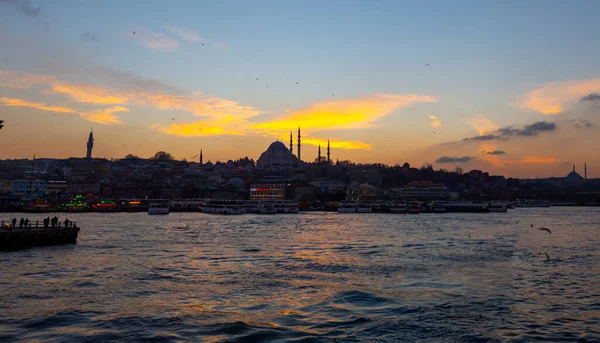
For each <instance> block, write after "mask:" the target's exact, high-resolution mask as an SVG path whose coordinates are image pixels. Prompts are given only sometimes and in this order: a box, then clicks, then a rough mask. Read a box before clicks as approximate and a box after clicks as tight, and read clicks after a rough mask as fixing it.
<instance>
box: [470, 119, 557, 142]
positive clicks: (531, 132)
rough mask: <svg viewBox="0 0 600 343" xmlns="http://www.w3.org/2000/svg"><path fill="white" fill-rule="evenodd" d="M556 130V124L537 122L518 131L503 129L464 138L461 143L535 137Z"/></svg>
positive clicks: (508, 127) (517, 129) (510, 128)
mask: <svg viewBox="0 0 600 343" xmlns="http://www.w3.org/2000/svg"><path fill="white" fill-rule="evenodd" d="M557 128H558V126H556V123H551V122H547V121H538V122H535V123H533V124H530V125H525V126H523V128H520V129H519V128H515V127H514V126H507V127H503V128H501V129H498V130H496V131H494V132H490V133H489V134H487V135H483V136H475V137H470V138H464V139H463V141H491V140H494V139H508V137H511V136H526V137H528V136H537V135H539V134H540V133H542V132H546V131H555V130H556V129H557Z"/></svg>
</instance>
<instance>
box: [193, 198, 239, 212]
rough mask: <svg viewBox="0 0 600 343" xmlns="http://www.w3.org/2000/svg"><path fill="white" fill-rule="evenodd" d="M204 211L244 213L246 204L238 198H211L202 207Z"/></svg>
mask: <svg viewBox="0 0 600 343" xmlns="http://www.w3.org/2000/svg"><path fill="white" fill-rule="evenodd" d="M201 209H202V212H204V213H212V214H244V213H246V204H245V203H244V202H243V201H237V200H209V201H207V202H205V203H204V205H203V206H202V207H201Z"/></svg>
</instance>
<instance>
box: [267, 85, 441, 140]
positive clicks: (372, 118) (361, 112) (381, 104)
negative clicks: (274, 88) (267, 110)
mask: <svg viewBox="0 0 600 343" xmlns="http://www.w3.org/2000/svg"><path fill="white" fill-rule="evenodd" d="M418 102H437V99H436V98H434V97H431V96H420V95H415V94H409V95H390V94H374V95H367V96H363V97H360V98H355V99H341V100H329V101H325V102H320V103H316V104H314V105H312V106H311V107H309V108H306V109H302V110H298V111H292V112H291V113H289V114H286V115H284V116H281V117H279V118H277V119H275V120H273V121H270V122H266V123H261V124H256V125H255V129H257V130H263V131H265V132H271V133H275V132H280V131H289V130H293V129H294V128H297V127H298V126H300V127H302V129H303V130H305V131H306V132H311V131H317V130H324V129H356V128H367V127H371V126H372V125H373V123H374V122H376V121H377V120H378V119H380V118H382V117H384V116H386V115H389V114H391V113H392V112H393V111H394V110H396V109H398V108H403V107H408V106H410V105H412V104H415V103H418Z"/></svg>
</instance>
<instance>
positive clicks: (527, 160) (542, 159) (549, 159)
mask: <svg viewBox="0 0 600 343" xmlns="http://www.w3.org/2000/svg"><path fill="white" fill-rule="evenodd" d="M559 162H560V160H559V159H557V158H556V157H534V156H525V157H521V158H520V159H518V160H513V161H508V163H511V164H520V163H559Z"/></svg>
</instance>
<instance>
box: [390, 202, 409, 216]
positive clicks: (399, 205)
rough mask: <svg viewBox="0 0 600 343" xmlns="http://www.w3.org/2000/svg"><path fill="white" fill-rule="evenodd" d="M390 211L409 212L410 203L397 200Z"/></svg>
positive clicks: (397, 212)
mask: <svg viewBox="0 0 600 343" xmlns="http://www.w3.org/2000/svg"><path fill="white" fill-rule="evenodd" d="M390 213H396V214H406V213H408V204H407V203H405V202H395V203H394V204H393V205H392V206H391V207H390Z"/></svg>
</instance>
